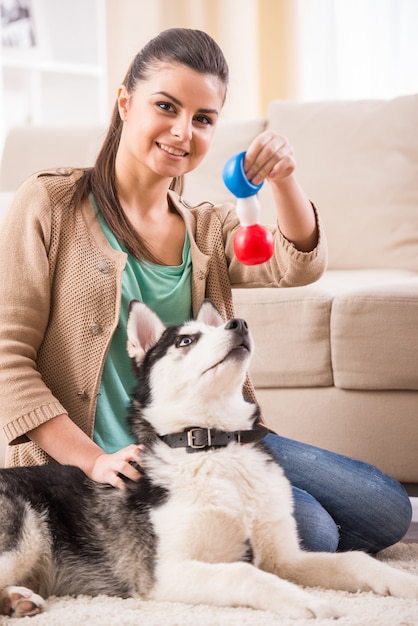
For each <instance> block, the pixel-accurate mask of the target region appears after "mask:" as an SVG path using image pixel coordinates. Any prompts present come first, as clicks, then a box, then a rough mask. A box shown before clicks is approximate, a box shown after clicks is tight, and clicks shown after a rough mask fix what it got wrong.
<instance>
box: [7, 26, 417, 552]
mask: <svg viewBox="0 0 418 626" xmlns="http://www.w3.org/2000/svg"><path fill="white" fill-rule="evenodd" d="M227 82H228V68H227V64H226V62H225V59H224V57H223V54H222V52H221V50H220V49H219V47H218V46H217V44H216V43H215V42H214V41H213V40H212V39H211V38H210V37H209V36H208V35H206V34H205V33H203V32H201V31H194V30H188V29H170V30H168V31H164V32H163V33H161V34H160V35H159V36H158V37H156V38H155V39H153V40H151V41H150V42H149V43H148V44H147V45H146V46H145V47H144V48H143V50H141V51H140V53H139V54H138V55H137V56H136V57H135V59H134V61H133V63H132V65H131V67H130V68H129V70H128V73H127V75H126V78H125V80H124V81H123V84H122V86H121V87H120V88H119V91H118V97H117V102H116V105H115V110H114V113H113V118H112V121H111V124H110V128H109V131H108V134H107V136H106V138H105V140H104V144H103V147H102V150H101V152H100V154H99V156H98V158H97V161H96V163H95V166H94V167H93V168H92V169H88V170H85V171H83V170H70V169H68V170H67V169H66V170H63V169H58V170H52V171H46V172H41V173H39V174H37V175H34V176H32V177H31V178H30V179H29V180H28V181H27V182H26V183H25V184H24V185H23V186H22V187H21V188H20V190H19V191H18V193H17V195H16V198H15V200H14V203H13V206H12V208H11V211H10V213H9V215H8V217H7V219H6V221H5V223H4V225H3V228H2V232H1V242H0V254H1V263H0V271H1V273H2V277H1V281H0V282H1V290H2V308H1V312H0V363H1V367H0V389H1V393H2V396H3V402H2V410H1V421H2V425H3V432H4V433H5V436H6V438H7V440H8V442H9V444H11V445H10V447H9V454H8V464H9V465H34V464H40V463H46V462H50V461H52V460H54V461H56V462H58V463H67V464H72V465H76V466H78V467H80V468H81V469H82V470H83V471H84V472H85V473H86V474H87V475H88V476H89V477H90V478H92V479H93V480H96V481H98V482H101V483H107V484H110V485H113V486H114V487H118V488H123V486H124V481H123V480H122V478H121V477H122V476H123V477H125V478H128V479H131V480H134V481H135V480H140V474H139V473H138V471H137V469H136V468H135V462H138V463H139V464H140V462H141V448H140V446H139V447H138V446H136V445H134V443H133V440H132V438H131V435H130V433H129V432H128V430H127V427H126V419H125V418H126V413H127V405H128V402H129V396H130V393H131V392H132V390H133V385H134V380H133V376H132V373H131V370H130V362H129V358H128V356H127V353H126V332H125V326H126V316H127V307H128V303H129V301H130V300H131V299H132V298H137V299H141V300H143V301H145V302H146V303H147V304H148V305H149V306H150V307H151V308H153V309H154V310H155V311H156V312H157V314H158V315H159V316H160V317H161V318H162V320H163V321H164V322H165V323H176V322H180V321H183V320H185V319H187V318H190V317H191V316H192V315H193V313H194V312H196V310H197V309H198V307H199V305H200V303H201V301H202V300H203V298H205V297H206V298H209V299H210V300H212V301H213V303H214V304H215V305H216V306H217V307H218V309H219V311H220V312H221V313H222V315H223V316H224V317H225V318H228V317H232V316H233V314H234V313H233V304H232V297H231V286H233V285H238V284H239V285H240V286H247V287H261V286H274V287H282V286H283V287H286V286H292V285H300V284H306V283H309V282H312V281H314V280H316V279H317V278H319V276H320V275H321V273H322V272H323V271H324V268H325V263H326V244H325V240H324V235H323V233H322V231H321V227H320V224H319V221H318V217H317V215H316V212H315V210H314V208H313V206H312V205H311V203H310V202H309V201H308V199H307V198H306V196H305V194H304V193H303V191H302V189H301V188H300V187H299V185H298V183H297V181H296V178H295V175H294V170H295V161H294V157H293V154H292V149H291V147H290V145H289V144H288V142H287V141H286V139H285V138H283V137H281V136H279V135H277V134H275V133H273V132H272V131H266V132H264V133H262V134H261V135H259V136H258V137H257V138H256V139H255V140H254V141H253V142H252V143H251V145H250V146H249V147H248V150H247V153H246V158H245V170H246V175H247V177H248V178H249V179H250V180H251V181H252V182H253V183H254V184H259V183H260V182H261V181H263V180H264V179H267V180H268V182H269V183H270V185H271V187H272V190H273V195H274V201H275V204H276V208H277V223H278V227H277V228H275V229H274V238H275V253H274V256H273V258H272V260H271V261H269V262H268V263H266V264H263V265H259V266H252V267H248V266H242V265H240V264H239V263H238V262H237V260H236V259H235V258H234V255H233V251H232V240H233V236H234V233H235V231H236V229H237V228H238V227H239V223H238V219H237V216H236V212H235V209H234V207H233V206H232V205H230V204H227V205H223V206H216V207H214V206H212V205H211V204H209V203H203V204H202V205H199V206H198V207H194V208H191V207H189V206H188V205H187V203H185V202H184V201H183V200H182V198H181V196H179V195H178V194H179V193H181V187H182V177H183V175H184V174H186V173H187V172H189V171H191V170H193V169H194V168H195V167H196V166H197V165H198V164H199V163H200V162H201V161H202V159H203V158H204V156H205V155H206V153H207V151H208V149H209V147H210V144H211V141H212V138H213V134H214V131H215V127H216V123H217V120H218V118H219V115H220V112H221V109H222V105H223V103H224V100H225V96H226V89H227ZM247 391H248V392H249V393H252V389H251V387H248V389H247ZM266 443H267V444H268V445H269V446H270V448H271V449H272V451H273V452H274V454H275V456H276V458H277V460H278V461H279V462H280V463H281V464H282V466H283V467H284V469H285V471H286V473H287V475H288V477H289V479H290V480H291V481H292V483H293V485H294V493H295V514H296V518H297V522H298V526H299V531H300V535H301V540H302V543H303V545H305V546H306V547H308V548H310V549H313V550H318V549H323V550H330V551H333V550H336V549H337V548H338V549H354V548H362V549H366V550H369V551H372V552H375V551H377V550H379V549H382V548H383V547H386V546H387V545H390V544H391V543H394V542H395V541H397V540H398V539H400V538H401V537H402V536H403V534H404V533H405V532H406V529H407V528H408V526H409V522H410V516H411V511H410V503H409V500H408V498H407V496H406V494H405V492H404V490H403V489H402V487H401V486H400V485H399V484H398V483H396V481H393V480H392V479H390V478H389V477H387V476H385V475H384V474H382V473H380V472H378V471H377V470H376V469H375V468H371V467H370V466H368V465H365V464H360V463H358V462H356V461H353V460H351V459H346V458H344V457H339V456H337V455H334V454H332V453H329V452H326V451H322V450H318V449H315V448H311V447H309V446H305V445H302V444H299V443H297V442H292V441H288V440H285V439H283V438H280V437H278V436H277V435H275V434H273V433H272V434H270V435H268V436H267V438H266ZM360 493H362V494H363V495H362V499H361V500H360V499H359V494H360ZM363 502H364V506H363ZM376 519H378V523H377V522H376Z"/></svg>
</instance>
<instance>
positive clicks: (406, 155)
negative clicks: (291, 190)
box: [260, 95, 418, 270]
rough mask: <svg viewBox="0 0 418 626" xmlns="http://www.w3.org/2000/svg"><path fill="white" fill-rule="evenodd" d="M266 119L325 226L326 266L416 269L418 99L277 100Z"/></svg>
mask: <svg viewBox="0 0 418 626" xmlns="http://www.w3.org/2000/svg"><path fill="white" fill-rule="evenodd" d="M268 119H269V122H268V124H269V126H270V127H271V128H273V129H275V130H276V131H278V132H280V133H282V134H284V135H286V136H287V137H288V138H289V140H290V142H291V143H292V145H293V147H294V150H295V155H296V163H297V176H298V179H299V181H300V182H301V184H302V186H303V188H304V189H305V191H306V192H307V194H308V195H309V196H310V198H311V199H313V200H314V202H315V204H316V205H317V207H318V209H319V212H320V214H321V216H322V218H323V221H324V225H325V231H326V233H327V238H328V244H329V267H330V268H333V269H361V268H398V269H414V270H418V184H417V163H418V135H417V132H416V129H417V128H418V95H412V96H403V97H400V98H395V99H393V100H363V101H350V102H344V101H336V102H300V103H299V102H285V101H283V102H282V101H274V102H272V103H271V106H270V110H269V115H268ZM265 187H266V186H265ZM268 192H269V190H268V189H267V188H266V190H264V189H263V190H262V192H261V193H263V194H264V195H265V194H267V193H268ZM260 197H261V194H260ZM268 204H269V202H266V205H267V206H268Z"/></svg>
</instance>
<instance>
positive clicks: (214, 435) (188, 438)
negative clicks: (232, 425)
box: [160, 424, 269, 452]
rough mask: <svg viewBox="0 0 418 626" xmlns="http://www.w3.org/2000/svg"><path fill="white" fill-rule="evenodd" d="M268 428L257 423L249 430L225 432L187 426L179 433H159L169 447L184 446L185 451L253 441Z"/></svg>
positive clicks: (203, 449) (259, 437)
mask: <svg viewBox="0 0 418 626" xmlns="http://www.w3.org/2000/svg"><path fill="white" fill-rule="evenodd" d="M268 432H269V429H268V428H267V427H266V426H263V425H262V424H257V425H256V426H255V427H254V428H252V429H251V430H235V431H232V432H227V431H223V430H215V429H213V428H199V427H195V428H187V429H186V430H184V431H183V432H181V433H173V434H171V435H161V436H160V439H161V441H164V443H166V444H167V445H168V446H170V448H186V450H187V452H199V451H205V450H210V449H211V448H223V447H225V446H227V445H229V444H230V443H233V442H237V443H254V442H256V441H260V439H263V437H265V436H266V435H267V433H268Z"/></svg>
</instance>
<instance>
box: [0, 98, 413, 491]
mask: <svg viewBox="0 0 418 626" xmlns="http://www.w3.org/2000/svg"><path fill="white" fill-rule="evenodd" d="M266 127H270V128H273V129H275V130H277V131H279V132H281V133H283V134H285V135H287V136H288V137H289V139H290V141H291V143H292V144H293V146H294V149H295V153H296V158H297V173H298V178H299V180H300V182H301V183H302V185H303V186H304V188H305V190H306V191H307V193H308V194H309V196H310V197H311V198H312V199H313V200H314V201H315V203H316V205H317V206H318V208H319V210H320V213H321V215H322V218H323V221H324V224H325V228H326V231H327V236H328V242H329V268H328V270H327V272H326V274H325V276H324V277H323V278H322V279H321V280H320V281H318V282H317V283H315V284H313V285H310V286H306V287H299V288H292V289H282V290H272V289H262V290H236V291H235V293H234V298H235V302H236V306H237V313H238V314H239V315H240V316H242V317H244V318H246V319H247V321H248V322H249V325H250V327H251V330H252V332H253V334H254V337H255V341H256V355H255V358H254V359H253V364H252V371H251V375H252V378H253V381H254V383H255V385H256V388H257V394H258V398H259V400H260V403H261V405H262V407H263V412H264V414H265V416H266V418H267V420H268V422H269V425H270V426H271V428H273V429H274V430H276V431H277V432H279V433H281V434H283V435H285V436H288V437H292V438H296V439H299V440H302V441H306V442H309V443H313V444H316V445H319V446H323V447H326V448H330V449H332V450H335V451H338V452H342V453H344V454H349V455H352V456H354V457H357V458H359V459H363V460H366V461H369V462H372V463H374V464H376V465H377V466H378V467H380V468H381V469H383V470H385V471H387V472H389V473H390V474H392V475H393V476H395V477H396V478H398V479H399V480H401V481H402V482H404V483H407V484H409V485H410V491H411V493H415V490H416V488H417V485H418V136H417V128H418V96H406V97H402V98H397V99H394V100H388V101H353V102H328V103H325V102H324V103H292V102H279V101H275V102H272V103H271V106H270V110H269V113H268V116H267V118H265V119H261V118H260V119H255V120H249V121H245V122H231V121H223V122H222V123H221V127H220V128H219V129H218V132H217V136H216V139H215V143H214V146H213V148H212V150H211V152H210V154H209V155H208V156H207V158H206V159H205V161H204V162H203V163H202V165H201V166H200V167H199V168H198V170H196V171H195V172H193V173H192V174H191V175H189V176H188V178H187V181H186V189H185V193H184V195H185V197H186V198H187V199H188V200H190V201H192V202H199V201H200V200H202V199H210V200H212V201H213V202H218V201H223V200H226V199H231V196H230V194H229V192H228V190H227V189H226V188H225V186H224V185H223V182H222V177H221V171H222V167H223V164H224V162H225V161H226V159H227V158H228V157H229V156H231V155H232V154H234V153H236V152H238V151H240V150H243V149H245V148H246V147H247V146H248V145H249V143H250V142H251V140H252V139H253V137H255V136H256V134H257V133H259V132H261V131H262V130H263V129H264V128H266ZM102 137H103V129H102V128H84V129H83V128H82V129H63V128H60V129H58V128H52V129H51V128H48V127H45V128H26V129H15V130H14V131H13V132H12V133H11V134H10V136H9V138H8V141H7V143H6V146H5V150H4V158H3V161H2V165H1V169H0V189H1V190H2V191H3V192H7V191H11V190H14V189H16V187H17V186H18V184H19V183H20V182H21V181H22V180H23V179H24V178H25V177H26V176H27V175H29V174H30V173H32V172H33V171H35V170H38V169H41V168H43V167H51V166H55V165H56V166H71V165H86V164H89V163H90V162H91V161H92V160H93V158H94V154H95V153H96V151H97V148H98V146H99V145H100V142H101V140H102ZM3 197H4V198H5V197H7V194H6V196H4V193H3ZM260 200H261V203H262V217H263V221H265V222H271V221H272V220H273V219H274V211H273V207H272V202H271V196H270V190H269V188H268V185H264V187H263V189H262V191H261V192H260Z"/></svg>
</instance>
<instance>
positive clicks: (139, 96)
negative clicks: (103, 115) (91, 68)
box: [118, 63, 225, 179]
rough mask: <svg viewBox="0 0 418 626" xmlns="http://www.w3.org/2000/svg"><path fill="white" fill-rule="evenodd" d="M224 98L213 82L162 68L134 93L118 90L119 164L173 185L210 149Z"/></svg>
mask: <svg viewBox="0 0 418 626" xmlns="http://www.w3.org/2000/svg"><path fill="white" fill-rule="evenodd" d="M224 97H225V87H224V85H223V83H222V82H221V81H220V80H219V78H217V77H216V76H214V75H212V74H200V73H198V72H196V71H194V70H192V69H190V68H188V67H186V66H184V65H180V64H174V63H161V64H160V65H159V66H158V68H157V69H156V71H154V72H153V73H152V74H151V75H150V77H149V78H147V79H146V80H145V81H141V82H139V83H138V84H137V86H136V88H135V90H134V92H133V93H131V94H129V93H128V92H127V90H126V88H125V87H124V86H123V87H121V89H120V90H119V96H118V104H119V113H120V116H121V118H122V120H123V121H124V124H123V129H122V134H121V141H120V145H119V149H118V159H119V160H120V161H121V162H122V163H123V165H124V167H128V168H129V169H130V170H131V172H132V173H133V174H135V173H136V175H141V173H143V172H145V170H148V173H150V172H152V173H154V174H156V175H157V176H158V177H164V178H170V179H172V178H173V177H175V176H180V175H181V174H186V173H187V172H190V171H191V170H193V169H194V168H195V167H197V166H198V165H199V163H200V162H201V161H202V159H203V157H204V156H205V155H206V153H207V151H208V149H209V147H210V144H211V142H212V139H213V134H214V131H215V126H216V122H217V120H218V117H219V114H220V111H221V108H222V104H223V101H224ZM120 161H119V162H120Z"/></svg>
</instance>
